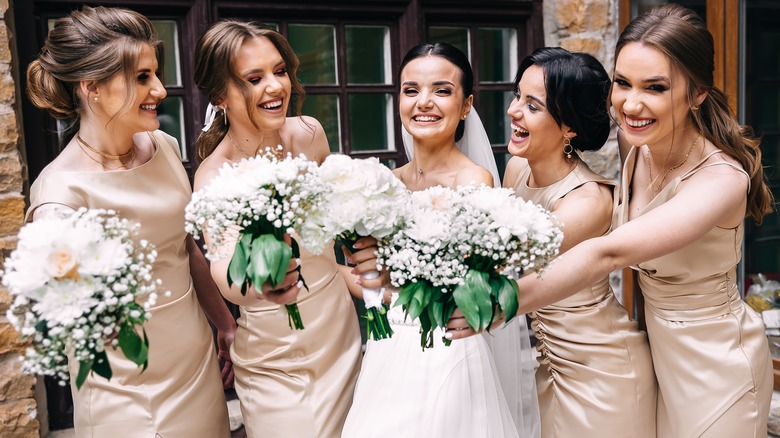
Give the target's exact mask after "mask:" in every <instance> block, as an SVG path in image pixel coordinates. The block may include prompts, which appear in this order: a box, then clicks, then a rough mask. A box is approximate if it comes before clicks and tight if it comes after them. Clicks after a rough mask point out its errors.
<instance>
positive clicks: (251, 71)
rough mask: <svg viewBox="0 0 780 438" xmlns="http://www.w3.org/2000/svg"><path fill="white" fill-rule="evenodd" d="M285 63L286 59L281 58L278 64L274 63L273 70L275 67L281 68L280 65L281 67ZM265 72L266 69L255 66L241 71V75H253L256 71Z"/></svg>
mask: <svg viewBox="0 0 780 438" xmlns="http://www.w3.org/2000/svg"><path fill="white" fill-rule="evenodd" d="M283 65H285V62H284V60H281V61H279V62H277V63H276V64H274V68H273V69H272V70H275V69H277V68H279V67H281V66H283ZM264 72H265V70H263V69H262V68H253V69H250V70H247V71H245V72H243V73H241V76H248V75H252V74H256V73H264Z"/></svg>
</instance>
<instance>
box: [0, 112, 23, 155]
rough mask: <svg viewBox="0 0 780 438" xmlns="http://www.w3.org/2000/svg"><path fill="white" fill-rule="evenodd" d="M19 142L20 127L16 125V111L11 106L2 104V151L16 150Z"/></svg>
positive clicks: (0, 115)
mask: <svg viewBox="0 0 780 438" xmlns="http://www.w3.org/2000/svg"><path fill="white" fill-rule="evenodd" d="M3 106H5V107H6V108H3ZM18 142H19V128H18V127H17V125H16V113H14V112H13V110H12V109H11V108H10V106H8V105H0V152H8V151H12V150H16V149H17V144H18Z"/></svg>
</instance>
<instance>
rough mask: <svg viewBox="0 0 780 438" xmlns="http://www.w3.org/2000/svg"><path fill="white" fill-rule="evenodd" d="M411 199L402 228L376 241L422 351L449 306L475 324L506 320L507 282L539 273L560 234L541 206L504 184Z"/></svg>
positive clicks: (510, 301)
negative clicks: (413, 322) (526, 273)
mask: <svg viewBox="0 0 780 438" xmlns="http://www.w3.org/2000/svg"><path fill="white" fill-rule="evenodd" d="M411 199H412V202H411V203H410V208H409V209H408V210H407V213H406V215H405V217H404V219H403V221H404V224H403V226H402V227H400V228H399V229H398V231H397V232H396V233H394V234H393V235H391V236H389V237H388V238H386V239H384V240H383V242H382V245H380V250H379V261H380V263H381V264H382V265H383V266H385V267H387V269H389V270H390V279H391V282H392V284H393V285H394V286H396V287H399V288H401V290H400V292H399V297H398V300H397V302H396V305H401V306H403V308H404V310H405V311H406V313H407V315H408V316H409V317H411V318H419V320H420V325H421V327H422V338H421V345H422V347H423V349H425V348H428V347H432V346H433V330H434V329H436V328H443V327H445V326H446V324H447V321H448V320H449V319H450V316H451V315H452V312H453V311H454V310H455V308H456V307H457V308H459V309H460V310H461V311H462V312H463V314H464V316H465V317H466V321H467V322H468V324H469V326H470V327H471V328H473V329H475V330H487V329H489V328H490V326H491V324H492V323H493V322H494V321H496V320H497V319H499V318H500V317H501V316H503V318H504V320H505V321H506V322H509V321H510V320H511V319H512V318H514V316H515V315H516V314H517V309H518V302H517V293H518V290H517V283H516V282H515V281H514V280H515V279H517V278H519V277H520V276H521V275H522V274H523V272H524V271H525V270H535V271H536V272H541V271H542V270H543V269H544V267H545V266H547V264H548V263H549V262H550V261H551V260H552V258H553V257H555V256H556V255H557V253H558V248H559V247H560V244H561V241H562V240H563V234H562V233H561V231H560V229H559V228H558V227H557V226H556V225H555V223H554V221H553V218H552V217H551V216H550V214H549V213H548V212H547V211H546V210H544V209H543V208H542V207H540V206H538V205H537V204H534V203H531V202H526V201H523V200H522V199H519V198H517V197H515V196H514V193H513V192H512V191H511V190H509V189H498V188H493V187H487V186H484V185H482V186H479V187H476V186H468V187H458V188H457V189H454V190H453V189H448V188H443V187H432V188H429V189H426V190H423V191H420V192H415V193H413V194H412V197H411ZM445 344H449V342H448V341H446V340H445Z"/></svg>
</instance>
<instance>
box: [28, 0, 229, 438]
mask: <svg viewBox="0 0 780 438" xmlns="http://www.w3.org/2000/svg"><path fill="white" fill-rule="evenodd" d="M159 49H160V41H159V40H158V39H157V35H156V33H155V31H154V28H153V27H152V24H151V23H150V22H149V20H148V19H147V18H145V17H144V16H142V15H140V14H138V13H135V12H132V11H129V10H126V9H112V8H103V7H97V8H90V7H86V6H85V7H84V8H83V9H81V10H78V11H74V12H73V13H71V14H70V15H69V16H67V17H65V18H62V19H59V20H57V22H56V23H55V26H54V28H53V29H52V30H51V31H50V32H49V35H48V37H47V39H46V42H45V44H44V46H43V49H41V52H40V54H39V56H38V58H37V59H36V60H34V61H33V62H32V63H30V65H29V67H28V69H27V93H28V96H29V98H30V100H31V101H32V102H33V104H35V105H36V106H37V107H39V108H42V109H45V110H47V111H49V112H50V113H51V114H52V115H53V116H54V117H57V118H60V119H66V120H73V121H74V123H73V124H72V125H71V126H70V129H69V131H68V133H66V134H69V136H70V139H69V141H68V142H67V144H66V146H65V148H64V149H63V150H62V152H61V153H60V154H59V156H58V157H57V158H56V159H55V160H54V161H52V162H51V163H50V164H49V165H48V166H47V167H46V168H45V169H44V170H43V172H42V173H41V175H40V176H39V177H38V178H37V179H36V181H35V182H34V183H33V185H32V188H31V189H30V203H31V205H30V208H29V210H28V211H27V219H28V220H30V219H39V218H41V217H44V216H46V215H49V214H56V213H59V212H69V211H72V210H76V209H78V208H80V207H86V208H103V209H114V210H116V211H117V212H118V213H119V214H120V215H121V216H122V217H125V218H127V219H129V220H132V221H135V222H138V223H140V224H141V230H140V236H139V238H140V239H146V240H148V241H150V242H152V243H153V244H155V246H156V247H157V251H158V258H157V261H156V262H155V264H154V275H155V276H156V277H157V278H160V279H161V280H162V282H163V283H162V289H161V290H163V291H170V296H163V295H162V294H161V295H160V299H158V302H157V305H156V307H154V308H153V309H151V313H152V318H151V319H150V320H149V321H148V322H147V323H146V324H145V329H146V333H147V334H148V336H149V345H150V346H149V367H148V368H147V369H146V370H145V371H144V372H143V373H141V372H140V370H139V369H138V367H137V366H136V365H135V364H134V363H132V362H130V361H129V360H127V359H126V358H125V357H124V356H123V355H122V354H121V353H120V352H118V351H115V350H113V349H109V350H108V351H107V353H108V356H109V360H110V362H111V368H112V370H113V373H114V375H113V377H112V378H111V380H110V381H107V380H105V379H103V378H102V377H98V376H95V375H92V376H90V377H89V378H88V379H87V381H86V383H85V384H84V385H83V386H82V387H81V389H80V390H79V389H77V388H75V385H74V386H73V405H74V416H75V421H74V422H75V432H76V436H77V437H95V436H101V437H103V436H111V437H115V438H124V437H128V438H130V437H153V436H163V437H166V438H176V437H179V438H184V437H193V436H208V437H224V438H227V437H229V436H230V429H229V427H228V419H227V407H226V403H225V396H224V392H223V390H222V384H221V383H220V377H219V368H218V365H217V358H216V356H215V354H214V345H213V341H212V332H211V329H210V327H209V325H208V322H207V321H206V318H205V317H204V314H203V311H205V312H206V315H208V317H209V319H210V320H211V321H212V322H214V324H215V325H216V327H217V328H218V330H219V334H218V338H219V340H220V342H219V347H220V350H226V349H227V348H228V343H229V342H230V340H231V339H232V337H233V332H234V331H235V323H234V321H233V318H232V315H231V314H230V312H229V311H228V309H227V307H226V306H225V303H224V301H223V300H222V298H221V297H220V295H219V292H218V290H217V288H216V286H215V285H214V282H213V281H211V279H210V278H209V275H208V272H207V270H206V271H203V272H204V274H205V275H198V273H199V271H197V269H202V268H206V261H205V259H204V258H203V254H202V253H201V252H200V250H199V249H198V247H197V246H196V244H195V242H194V241H193V240H192V238H191V237H189V236H188V235H187V234H186V233H185V232H184V207H185V205H186V204H187V202H188V201H189V199H190V194H191V189H190V185H189V180H188V179H187V174H186V173H185V171H184V167H183V166H182V164H181V158H180V156H179V147H178V145H177V143H176V140H175V139H174V138H172V137H170V136H168V135H167V134H165V133H163V132H161V131H157V129H158V128H159V126H160V124H159V122H158V121H157V108H158V106H159V104H160V102H161V101H162V100H163V99H164V98H165V96H166V91H165V88H163V84H162V83H161V82H160V79H159V78H158V76H157V72H158V54H159ZM74 133H75V135H74ZM191 267H192V269H193V271H192V276H191V275H190V269H191ZM193 277H194V278H195V280H196V281H195V282H193ZM193 283H194V284H196V285H197V288H196V289H195V290H193ZM196 295H197V296H196ZM198 302H200V304H201V305H200V306H199V305H198ZM201 306H202V307H201ZM77 368H78V367H77V366H71V377H72V379H74V380H75V375H76V373H77ZM223 372H224V375H226V376H227V375H228V374H229V372H230V366H229V364H226V367H225V368H224V369H223ZM225 383H226V384H227V383H229V382H225Z"/></svg>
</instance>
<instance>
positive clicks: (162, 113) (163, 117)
mask: <svg viewBox="0 0 780 438" xmlns="http://www.w3.org/2000/svg"><path fill="white" fill-rule="evenodd" d="M157 120H159V121H160V129H161V130H162V131H165V132H166V133H167V134H170V135H171V136H172V137H174V138H175V139H176V140H178V141H179V150H180V151H181V160H182V161H188V160H189V158H188V157H187V148H186V147H185V146H186V145H187V143H186V142H185V141H184V99H182V98H181V97H180V96H168V97H167V98H166V99H165V100H163V101H162V102H161V103H160V106H158V107H157Z"/></svg>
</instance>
